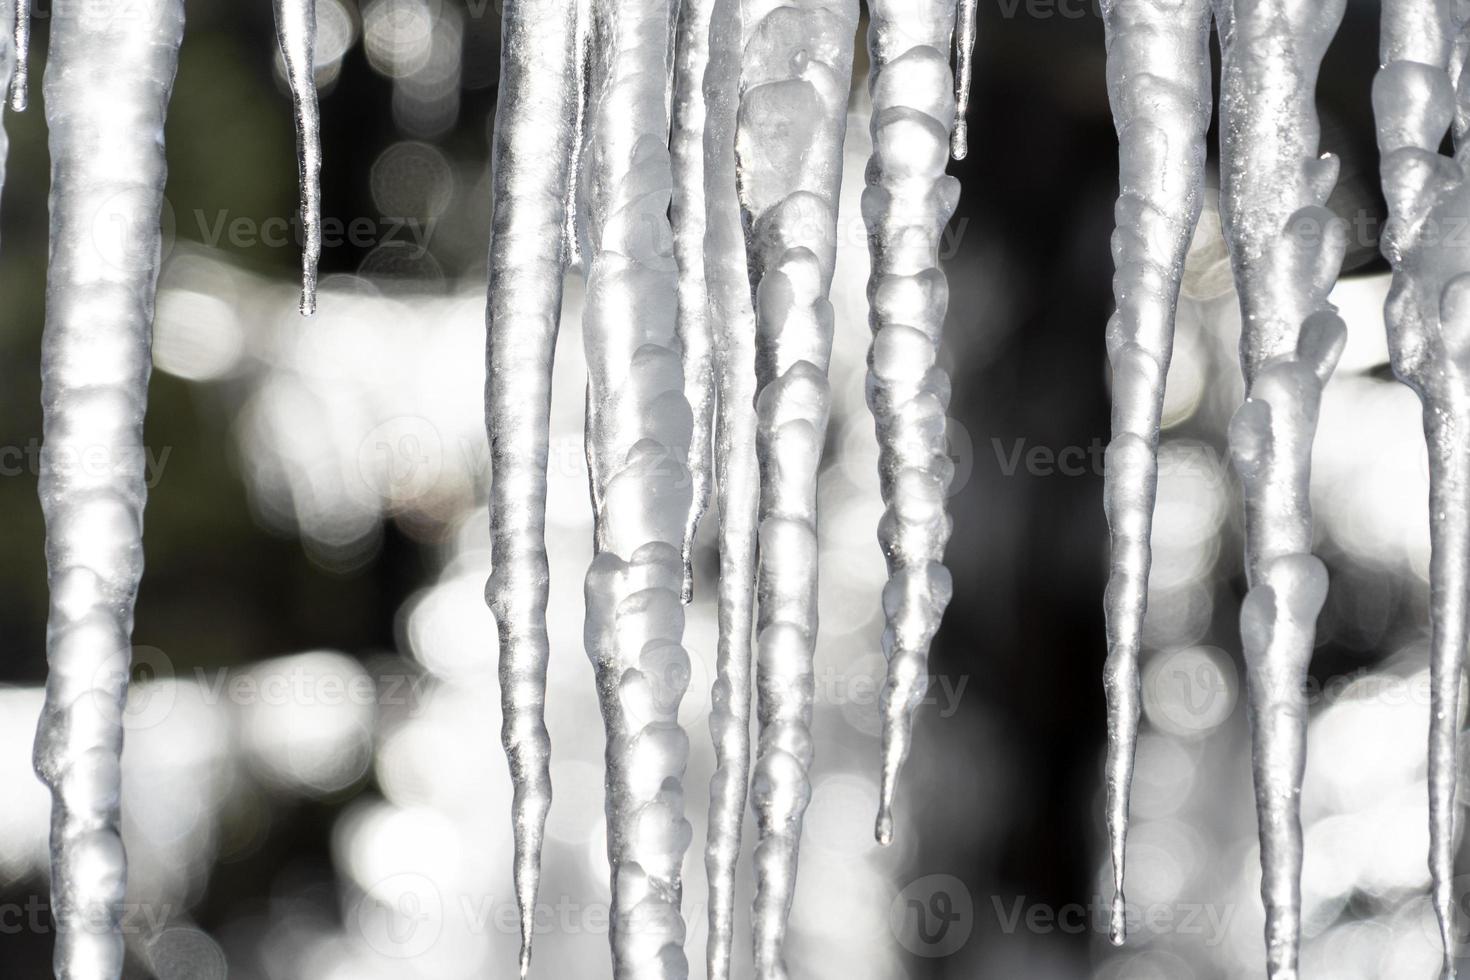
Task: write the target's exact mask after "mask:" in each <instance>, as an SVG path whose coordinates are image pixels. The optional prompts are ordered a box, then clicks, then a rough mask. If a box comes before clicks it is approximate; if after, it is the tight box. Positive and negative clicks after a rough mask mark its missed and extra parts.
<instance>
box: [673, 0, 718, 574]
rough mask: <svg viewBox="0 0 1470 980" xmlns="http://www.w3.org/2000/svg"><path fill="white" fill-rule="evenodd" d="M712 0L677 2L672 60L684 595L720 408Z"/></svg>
mask: <svg viewBox="0 0 1470 980" xmlns="http://www.w3.org/2000/svg"><path fill="white" fill-rule="evenodd" d="M713 7H714V0H682V2H681V3H679V5H678V8H679V20H678V31H677V44H676V46H675V60H674V87H673V130H672V134H671V136H670V139H669V152H670V156H671V157H672V159H673V167H674V205H673V208H672V209H671V211H670V215H669V217H670V219H671V220H672V222H673V226H674V258H675V259H676V260H677V262H678V264H679V319H678V334H679V345H680V349H681V351H682V357H683V363H684V393H685V395H686V396H687V397H688V399H689V408H690V410H691V411H692V412H693V413H694V430H693V433H692V435H691V436H690V438H689V477H690V480H691V481H692V485H691V489H692V491H693V493H692V495H691V497H690V499H691V501H692V503H691V505H690V508H689V516H688V520H687V521H686V523H685V526H684V547H683V551H684V585H683V595H684V601H685V602H688V601H689V600H690V598H692V597H693V594H694V571H693V551H694V532H695V531H696V530H698V528H699V521H700V518H701V517H703V516H704V512H705V509H706V508H707V507H708V506H709V495H710V428H711V422H712V419H713V416H714V408H715V375H714V354H713V350H712V348H711V346H710V344H711V338H710V320H709V296H708V291H707V288H706V286H705V272H704V226H705V200H704V126H705V97H704V72H705V65H706V63H707V62H708V61H709V44H710V38H709V22H710V11H711V10H712V9H713Z"/></svg>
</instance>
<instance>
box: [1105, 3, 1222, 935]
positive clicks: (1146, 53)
mask: <svg viewBox="0 0 1470 980" xmlns="http://www.w3.org/2000/svg"><path fill="white" fill-rule="evenodd" d="M1103 26H1104V30H1105V32H1106V37H1107V51H1108V97H1109V100H1110V101H1111V103H1112V107H1113V123H1114V126H1115V128H1116V129H1117V132H1118V184H1119V191H1118V203H1117V206H1116V207H1115V208H1114V220H1115V221H1116V228H1115V230H1114V231H1113V264H1114V268H1115V272H1114V276H1113V298H1114V301H1115V303H1116V305H1117V310H1116V312H1114V314H1113V316H1112V318H1111V319H1110V320H1109V321H1108V332H1107V345H1108V359H1109V361H1110V362H1111V364H1112V369H1113V435H1112V442H1111V443H1110V444H1109V446H1108V450H1107V454H1106V456H1105V469H1104V485H1103V486H1104V489H1103V500H1104V509H1105V510H1106V512H1107V518H1108V527H1109V528H1110V529H1111V531H1112V555H1111V561H1110V563H1109V571H1108V588H1107V595H1106V597H1105V599H1104V611H1105V613H1106V617H1107V636H1108V660H1107V666H1106V668H1105V671H1104V686H1105V688H1106V690H1107V697H1108V762H1107V779H1106V782H1107V797H1108V802H1107V807H1108V836H1109V839H1110V843H1111V850H1112V858H1113V889H1114V898H1113V917H1112V930H1111V931H1112V938H1113V941H1114V942H1122V941H1123V930H1124V925H1125V919H1126V916H1125V915H1124V897H1123V871H1124V857H1125V852H1126V844H1127V833H1128V795H1129V788H1130V786H1131V784H1132V781H1133V759H1134V755H1135V750H1136V747H1137V745H1138V719H1139V704H1140V700H1139V699H1140V688H1139V673H1138V658H1139V650H1140V646H1141V642H1142V634H1143V616H1144V608H1145V605H1146V603H1147V601H1148V573H1149V565H1150V563H1151V552H1150V549H1149V533H1150V529H1151V528H1152V526H1153V513H1154V498H1155V494H1156V491H1157V488H1158V446H1159V421H1160V418H1161V415H1162V412H1163V405H1164V379H1165V377H1166V376H1167V375H1168V373H1169V360H1170V357H1171V355H1172V353H1173V348H1174V314H1175V310H1176V308H1177V306H1178V302H1179V285H1180V281H1181V277H1182V275H1183V272H1184V257H1185V255H1186V253H1187V252H1188V251H1189V242H1190V237H1191V236H1192V235H1193V233H1194V226H1195V223H1196V222H1197V221H1198V219H1199V213H1200V204H1201V197H1202V195H1203V192H1204V176H1205V175H1204V166H1205V130H1206V129H1207V128H1208V126H1209V123H1210V113H1211V110H1212V108H1213V99H1212V98H1211V93H1210V75H1209V42H1210V7H1209V0H1113V2H1110V3H1106V4H1104V5H1103Z"/></svg>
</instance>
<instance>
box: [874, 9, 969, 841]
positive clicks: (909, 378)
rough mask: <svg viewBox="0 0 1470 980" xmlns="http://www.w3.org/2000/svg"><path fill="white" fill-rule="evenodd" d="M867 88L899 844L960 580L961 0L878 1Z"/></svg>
mask: <svg viewBox="0 0 1470 980" xmlns="http://www.w3.org/2000/svg"><path fill="white" fill-rule="evenodd" d="M868 11H869V17H870V20H869V26H868V52H869V57H870V61H871V63H872V68H871V72H870V75H869V81H868V89H869V91H870V92H871V94H872V97H873V114H872V122H871V129H872V134H873V155H872V158H871V159H870V161H869V163H868V169H867V183H868V186H867V189H866V190H865V191H864V192H863V201H862V207H863V219H864V221H865V222H866V224H867V229H868V248H869V251H870V252H871V253H872V260H873V263H872V272H871V275H870V277H869V279H868V303H869V311H870V312H869V317H868V319H869V322H870V324H871V326H872V328H873V343H872V348H871V350H870V351H869V354H868V383H867V393H868V407H869V408H870V409H871V410H872V412H873V421H874V423H875V425H876V427H877V430H878V449H879V458H878V475H879V485H880V488H881V491H882V495H883V502H884V504H885V505H886V510H885V511H884V513H883V518H882V520H881V521H880V523H879V525H878V540H879V542H880V544H881V545H882V547H883V554H884V556H885V557H886V558H887V560H888V584H887V586H886V587H885V588H884V589H883V612H884V616H885V620H886V625H885V629H884V631H883V653H884V655H885V656H886V657H887V658H888V679H887V682H886V683H885V684H884V686H883V695H882V702H881V706H882V715H883V766H882V784H881V789H880V791H879V797H878V823H877V831H876V833H877V838H878V842H879V843H881V844H885V845H886V844H888V843H890V842H891V841H892V840H893V797H894V793H895V790H896V787H897V782H898V774H899V770H900V769H901V768H902V766H903V763H904V760H905V759H906V758H907V757H908V753H909V744H910V739H911V726H912V724H913V715H914V712H915V711H916V710H917V709H918V707H919V704H920V703H921V702H922V701H923V700H924V694H925V691H926V690H927V689H928V662H929V644H930V643H931V642H933V640H934V634H935V633H936V632H937V631H938V629H939V622H940V619H941V618H942V617H943V615H944V610H945V607H946V606H948V605H949V600H950V595H951V594H952V592H953V586H952V583H951V581H950V575H949V570H948V569H946V568H945V567H944V564H943V560H944V547H945V544H946V543H947V542H948V541H949V532H950V529H951V527H952V523H953V522H952V521H951V520H950V517H949V513H948V511H947V510H946V508H945V498H946V496H947V494H948V493H949V483H950V480H951V479H952V478H953V476H954V463H953V462H952V461H951V460H950V458H949V456H948V455H947V454H946V446H945V421H946V418H945V413H946V412H947V410H948V408H949V390H950V386H949V374H948V372H946V371H945V370H944V368H942V367H940V366H939V364H938V360H939V345H940V340H941V337H942V335H943V332H944V314H945V310H946V309H947V308H948V305H949V284H948V282H947V281H946V280H945V278H944V273H943V272H942V271H940V268H939V242H940V239H941V238H942V237H943V234H944V226H945V224H946V223H947V222H948V221H949V218H950V216H951V215H952V214H954V209H955V205H956V204H957V203H958V202H959V196H960V184H959V181H957V180H955V179H954V178H953V177H950V176H948V175H947V174H946V173H945V172H944V168H945V165H946V164H947V163H948V161H949V146H950V135H951V130H952V128H953V126H954V123H955V94H954V93H955V89H954V77H953V75H952V74H951V72H950V67H949V54H948V52H949V48H950V44H951V40H952V35H953V34H954V22H955V21H954V18H955V3H954V0H930V2H927V3H923V4H916V3H914V2H913V0H870V3H869V5H868Z"/></svg>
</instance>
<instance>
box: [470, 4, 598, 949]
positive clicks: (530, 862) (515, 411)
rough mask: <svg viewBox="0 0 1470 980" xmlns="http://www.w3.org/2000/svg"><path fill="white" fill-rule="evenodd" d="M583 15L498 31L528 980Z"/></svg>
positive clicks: (507, 591) (527, 7)
mask: <svg viewBox="0 0 1470 980" xmlns="http://www.w3.org/2000/svg"><path fill="white" fill-rule="evenodd" d="M576 17H577V11H576V7H575V6H574V5H571V4H565V3H560V2H555V0H513V2H510V3H508V4H507V5H506V9H505V19H504V24H503V27H502V29H501V46H502V47H501V78H500V102H499V108H498V110H497V112H496V117H495V146H494V151H493V177H492V179H493V182H494V183H493V186H494V201H493V213H492V217H491V235H492V237H491V241H490V269H489V281H490V285H489V301H488V308H487V313H486V326H487V334H486V354H485V426H486V430H487V433H488V435H489V439H490V468H491V474H492V480H491V485H490V546H491V561H492V563H493V571H492V573H491V575H490V580H489V582H488V583H487V585H486V590H485V595H486V599H487V601H488V602H489V604H490V608H491V611H492V612H493V613H494V614H495V621H496V625H497V629H498V632H499V637H500V689H501V706H502V711H503V715H504V717H503V721H502V728H501V739H502V741H503V743H504V745H505V752H506V755H507V756H508V758H509V760H510V769H511V775H512V782H513V783H514V787H515V792H514V799H513V802H512V823H513V826H514V838H515V889H516V901H517V902H518V903H519V905H520V913H521V975H522V976H523V977H524V976H525V975H526V972H527V971H528V969H529V968H530V959H531V940H532V936H533V933H534V929H535V915H536V895H537V892H538V889H539V882H540V866H541V847H542V841H543V838H544V830H545V825H546V814H547V812H548V811H549V809H550V807H551V742H550V739H549V737H548V735H547V732H546V723H545V706H546V669H547V661H548V658H549V655H550V648H549V645H548V641H547V636H546V605H547V601H548V595H549V590H550V578H549V576H550V572H549V569H548V563H547V556H546V466H547V459H548V453H549V439H550V429H549V426H550V414H551V368H552V360H553V356H554V354H555V348H556V335H557V327H558V324H559V322H560V320H561V299H562V278H563V276H564V274H565V272H566V267H567V259H568V242H567V241H566V239H565V236H564V234H563V230H564V227H565V221H566V212H567V205H568V193H569V187H570V167H571V153H570V147H571V146H572V144H573V142H574V140H575V138H576V133H575V131H574V128H575V123H576V118H577V111H576V107H577V103H578V101H579V99H580V90H579V86H578V85H577V84H576V81H575V79H576V75H575V72H574V69H575V67H576V58H577V45H576V40H577V34H576V30H577V24H576Z"/></svg>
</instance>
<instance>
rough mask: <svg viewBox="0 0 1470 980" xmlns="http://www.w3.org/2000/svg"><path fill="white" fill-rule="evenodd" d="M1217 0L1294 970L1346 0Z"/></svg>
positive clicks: (1255, 594)
mask: <svg viewBox="0 0 1470 980" xmlns="http://www.w3.org/2000/svg"><path fill="white" fill-rule="evenodd" d="M1230 2H1231V0H1217V6H1216V20H1217V22H1218V24H1219V26H1220V47H1221V53H1222V62H1221V83H1220V85H1221V88H1220V159H1221V190H1220V205H1221V206H1220V213H1221V225H1222V227H1223V229H1224V232H1225V240H1226V243H1227V244H1228V245H1229V249H1230V258H1231V263H1232V266H1233V268H1234V272H1235V281H1236V289H1237V292H1238V293H1239V294H1240V304H1241V315H1242V333H1241V367H1242V371H1243V373H1244V375H1245V383H1246V401H1245V403H1244V404H1243V405H1242V406H1241V407H1240V409H1239V410H1238V411H1237V412H1236V414H1235V417H1234V419H1232V420H1231V423H1230V451H1231V456H1232V459H1233V462H1234V465H1235V470H1236V472H1237V473H1238V474H1239V476H1240V479H1241V484H1242V486H1243V490H1244V495H1245V537H1246V543H1245V555H1246V580H1247V584H1248V591H1247V593H1246V597H1245V601H1244V603H1243V604H1242V607H1241V614H1240V617H1241V643H1242V648H1243V650H1244V654H1245V662H1246V693H1247V698H1248V704H1249V716H1250V720H1251V734H1252V739H1253V744H1254V751H1253V753H1252V757H1253V759H1252V761H1253V766H1252V768H1253V770H1254V775H1255V783H1256V808H1257V816H1258V819H1259V822H1260V836H1261V871H1262V881H1261V896H1262V899H1263V900H1264V903H1265V907H1266V957H1267V975H1268V977H1270V978H1271V980H1295V978H1296V977H1297V954H1298V948H1299V946H1300V943H1301V869H1302V827H1301V812H1300V794H1301V781H1302V774H1303V771H1304V769H1305V766H1306V729H1307V705H1306V699H1305V694H1304V690H1303V688H1304V684H1305V681H1306V672H1307V667H1308V665H1309V664H1310V661H1311V657H1312V647H1313V642H1314V637H1315V631H1316V619H1317V614H1318V612H1319V611H1320V610H1321V607H1322V602H1323V600H1324V598H1325V596H1326V591H1327V570H1326V568H1325V567H1324V566H1323V564H1322V562H1321V561H1320V560H1319V559H1317V558H1316V557H1314V556H1313V555H1312V553H1311V549H1312V512H1311V502H1310V497H1309V490H1310V480H1311V450H1312V439H1313V436H1314V435H1315V432H1316V426H1317V410H1318V406H1319V404H1320V399H1321V393H1322V386H1323V385H1324V384H1326V382H1327V378H1328V377H1329V376H1330V375H1331V373H1332V369H1333V367H1334V366H1335V365H1336V363H1337V357H1338V354H1339V353H1340V352H1341V350H1342V344H1343V341H1344V337H1345V330H1344V327H1343V323H1342V320H1341V319H1339V318H1338V317H1337V315H1336V313H1335V312H1334V311H1333V309H1332V307H1331V305H1330V304H1329V303H1328V300H1327V295H1328V293H1329V292H1330V291H1331V289H1332V286H1333V284H1334V283H1335V282H1336V280H1337V274H1338V270H1339V269H1340V268H1341V266H1342V256H1343V252H1344V249H1345V247H1346V230H1345V224H1344V222H1342V220H1341V219H1339V218H1337V217H1336V216H1334V215H1333V214H1332V212H1331V211H1328V210H1327V209H1326V207H1325V206H1324V205H1325V203H1326V201H1327V197H1328V194H1329V193H1331V191H1332V187H1333V185H1334V184H1335V183H1336V182H1337V159H1336V158H1335V157H1333V156H1332V155H1330V154H1320V155H1319V151H1318V137H1319V125H1318V121H1317V112H1316V105H1315V92H1316V87H1317V72H1318V69H1319V67H1320V66H1321V61H1322V56H1323V55H1324V54H1325V53H1326V51H1327V46H1328V44H1329V43H1331V41H1332V37H1333V35H1334V34H1335V33H1336V32H1337V26H1338V23H1339V22H1340V21H1341V19H1342V13H1343V5H1344V0H1325V2H1324V0H1236V2H1235V4H1234V8H1233V9H1231V8H1230V6H1229V4H1230Z"/></svg>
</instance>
